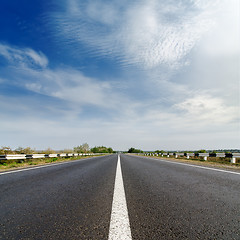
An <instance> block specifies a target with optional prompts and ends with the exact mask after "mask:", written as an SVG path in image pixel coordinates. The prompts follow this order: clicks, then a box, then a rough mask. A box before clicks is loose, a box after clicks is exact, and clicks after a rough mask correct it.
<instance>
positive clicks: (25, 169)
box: [0, 158, 89, 176]
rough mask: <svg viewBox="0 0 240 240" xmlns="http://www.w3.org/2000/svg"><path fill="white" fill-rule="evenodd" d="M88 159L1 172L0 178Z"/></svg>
mask: <svg viewBox="0 0 240 240" xmlns="http://www.w3.org/2000/svg"><path fill="white" fill-rule="evenodd" d="M88 159H89V158H87V159H79V160H73V161H68V162H61V163H51V164H48V165H42V166H38V167H31V168H24V169H19V170H14V171H9V172H2V173H0V176H1V175H4V174H10V173H17V172H23V171H29V170H35V169H38V168H45V167H53V166H57V165H62V164H67V163H72V162H79V161H85V160H88Z"/></svg>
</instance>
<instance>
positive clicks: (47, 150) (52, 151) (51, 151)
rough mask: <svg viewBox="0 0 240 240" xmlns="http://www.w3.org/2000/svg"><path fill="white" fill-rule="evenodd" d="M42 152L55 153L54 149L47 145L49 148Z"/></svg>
mask: <svg viewBox="0 0 240 240" xmlns="http://www.w3.org/2000/svg"><path fill="white" fill-rule="evenodd" d="M44 153H46V154H52V153H55V151H54V150H53V149H51V148H50V147H49V148H47V149H46V150H45V151H44Z"/></svg>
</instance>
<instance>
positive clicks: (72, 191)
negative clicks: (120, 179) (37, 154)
mask: <svg viewBox="0 0 240 240" xmlns="http://www.w3.org/2000/svg"><path fill="white" fill-rule="evenodd" d="M116 164H117V156H116V155H111V156H104V157H97V158H91V159H86V160H80V161H74V162H71V163H67V164H63V165H59V166H51V167H46V168H40V169H35V170H30V171H24V172H18V173H11V174H6V175H1V176H0V239H41V240H42V239H108V231H109V223H110V215H111V206H112V198H113V188H114V181H115V174H116Z"/></svg>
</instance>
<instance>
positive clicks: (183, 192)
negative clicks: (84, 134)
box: [0, 154, 240, 240]
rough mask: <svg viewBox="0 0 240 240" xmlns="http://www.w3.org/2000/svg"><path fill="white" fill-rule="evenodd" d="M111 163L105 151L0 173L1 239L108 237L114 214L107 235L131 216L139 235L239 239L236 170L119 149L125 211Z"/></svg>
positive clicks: (132, 228) (239, 186)
mask: <svg viewBox="0 0 240 240" xmlns="http://www.w3.org/2000/svg"><path fill="white" fill-rule="evenodd" d="M116 167H117V155H110V156H103V157H98V158H89V159H86V160H79V161H73V162H67V163H64V164H61V165H56V166H49V167H44V168H38V169H34V170H28V171H21V172H14V173H10V174H4V175H0V239H108V238H109V236H110V234H109V227H110V225H111V224H110V220H111V221H112V219H114V221H115V222H114V223H113V224H112V226H114V228H115V230H116V231H117V232H116V231H115V230H113V231H114V232H113V235H112V236H113V237H111V239H114V236H115V235H118V233H119V232H121V231H122V229H121V228H122V226H124V225H125V226H126V225H127V224H129V223H130V231H131V234H129V233H128V236H130V235H131V237H132V239H138V240H141V239H154V240H155V239H156V240H158V239H240V231H239V228H240V175H236V174H232V173H228V172H217V171H214V170H209V169H202V168H197V167H190V166H189V165H181V164H174V163H172V162H169V161H160V160H153V159H150V158H144V157H136V156H129V155H123V154H122V155H121V172H122V177H121V176H120V175H119V176H120V178H118V179H120V182H119V183H118V184H117V185H118V186H120V185H123V187H124V188H125V191H124V192H125V196H124V197H120V198H122V199H124V200H123V201H126V206H127V210H126V213H124V218H123V217H122V216H123V215H121V213H120V214H119V213H118V211H119V210H118V209H122V207H123V206H124V205H125V204H124V202H122V200H121V201H120V198H118V197H117V198H116V202H117V203H118V204H120V205H119V206H120V208H118V207H116V208H114V207H113V211H115V215H113V214H112V212H111V211H112V205H114V204H113V202H114V201H113V192H114V194H115V190H116V189H115V190H114V183H115V177H116ZM118 174H120V172H118ZM116 179H117V177H116ZM121 179H123V184H121V181H122V180H121ZM116 182H117V180H116ZM116 192H117V193H119V192H121V194H122V192H123V191H122V190H121V189H117V191H116ZM114 209H115V210H114ZM124 211H125V210H124ZM111 214H112V216H114V217H113V218H111ZM126 215H127V216H128V217H129V219H127V221H126V217H125V216H126ZM118 216H120V217H119V219H117V218H118ZM124 221H125V222H124ZM118 223H119V225H116V224H118ZM118 230H119V231H118ZM124 236H126V235H124V234H122V237H124ZM128 239H131V238H128ZM122 240H126V239H122Z"/></svg>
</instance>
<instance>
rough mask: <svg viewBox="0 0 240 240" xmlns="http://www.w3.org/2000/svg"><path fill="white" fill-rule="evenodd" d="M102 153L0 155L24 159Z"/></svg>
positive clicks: (2, 157) (4, 157) (7, 157)
mask: <svg viewBox="0 0 240 240" xmlns="http://www.w3.org/2000/svg"><path fill="white" fill-rule="evenodd" d="M100 154H102V153H58V154H57V153H54V154H45V153H42V154H7V155H0V160H24V159H35V158H53V157H78V156H93V155H100Z"/></svg>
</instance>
